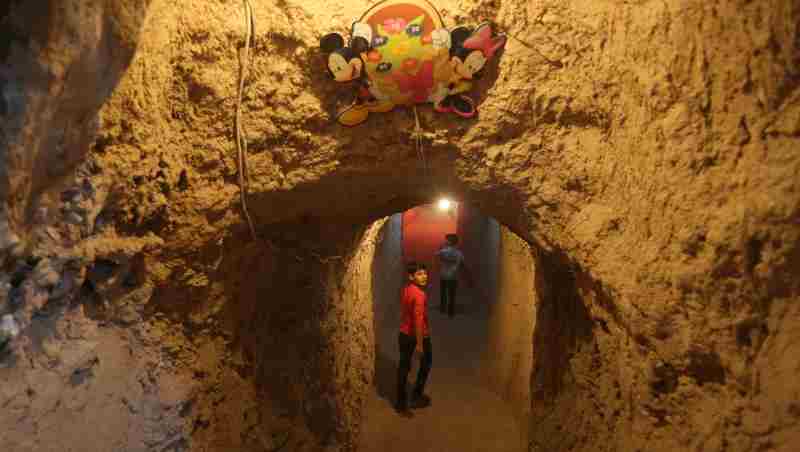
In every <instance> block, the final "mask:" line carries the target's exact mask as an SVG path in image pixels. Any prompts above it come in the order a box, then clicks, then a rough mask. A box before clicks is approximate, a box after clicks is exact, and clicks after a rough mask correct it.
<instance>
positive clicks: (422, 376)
mask: <svg viewBox="0 0 800 452" xmlns="http://www.w3.org/2000/svg"><path fill="white" fill-rule="evenodd" d="M397 342H398V344H399V345H400V365H399V366H398V368H397V407H398V408H400V409H405V408H407V407H408V397H407V394H406V387H407V386H408V373H409V372H410V371H411V358H412V357H413V356H414V348H416V346H417V338H415V337H413V336H409V335H407V334H405V333H400V334H399V335H398V338H397ZM432 364H433V349H432V348H431V338H430V337H426V338H424V339H423V340H422V361H421V362H420V365H419V373H418V374H417V383H416V384H415V385H414V396H415V397H418V396H421V395H422V394H423V393H424V391H425V382H426V381H427V380H428V373H429V372H430V371H431V365H432Z"/></svg>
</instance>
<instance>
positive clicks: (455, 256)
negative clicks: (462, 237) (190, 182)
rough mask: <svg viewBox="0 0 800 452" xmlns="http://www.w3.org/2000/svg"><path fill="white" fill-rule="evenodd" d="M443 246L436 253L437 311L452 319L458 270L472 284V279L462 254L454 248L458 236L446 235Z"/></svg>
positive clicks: (454, 309)
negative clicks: (437, 278)
mask: <svg viewBox="0 0 800 452" xmlns="http://www.w3.org/2000/svg"><path fill="white" fill-rule="evenodd" d="M445 240H446V242H445V245H444V246H443V247H442V248H441V249H439V251H437V252H436V257H437V258H438V259H439V283H440V285H439V297H440V305H439V311H440V312H441V313H442V314H444V313H447V315H448V316H449V317H453V316H454V315H455V312H456V289H458V274H459V270H464V271H465V272H466V276H467V277H468V282H470V285H471V284H472V283H471V281H472V278H471V275H470V274H469V272H468V271H467V267H466V266H465V265H464V254H463V253H462V252H461V250H459V249H458V248H456V245H458V235H456V234H447V235H446V236H445Z"/></svg>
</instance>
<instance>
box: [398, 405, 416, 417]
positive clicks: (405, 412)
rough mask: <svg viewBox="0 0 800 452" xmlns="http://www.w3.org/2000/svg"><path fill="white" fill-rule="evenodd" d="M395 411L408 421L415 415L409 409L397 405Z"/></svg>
mask: <svg viewBox="0 0 800 452" xmlns="http://www.w3.org/2000/svg"><path fill="white" fill-rule="evenodd" d="M394 410H395V411H396V412H397V414H399V415H400V417H404V418H406V419H411V418H412V417H414V413H412V412H411V410H409V409H408V407H401V406H399V405H395V406H394Z"/></svg>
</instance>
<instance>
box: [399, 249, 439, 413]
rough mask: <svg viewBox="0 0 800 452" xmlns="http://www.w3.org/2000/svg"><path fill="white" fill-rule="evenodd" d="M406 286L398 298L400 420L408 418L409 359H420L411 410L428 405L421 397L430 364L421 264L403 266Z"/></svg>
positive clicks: (425, 281)
mask: <svg viewBox="0 0 800 452" xmlns="http://www.w3.org/2000/svg"><path fill="white" fill-rule="evenodd" d="M406 271H407V272H408V283H407V284H406V286H405V287H404V288H403V292H402V296H401V298H400V309H401V313H400V319H401V324H400V334H399V335H398V343H399V346H400V364H399V366H398V369H397V404H396V406H395V409H396V410H397V412H398V413H399V414H400V415H401V416H404V417H410V416H412V414H411V412H410V411H409V409H408V408H409V405H408V399H407V394H406V391H407V385H408V382H407V380H408V373H409V372H410V371H411V359H412V358H413V356H414V355H415V354H416V355H418V356H421V361H420V366H419V373H418V374H417V382H416V384H415V385H414V391H413V393H412V399H411V407H413V408H423V407H426V406H428V405H430V403H431V399H430V397H428V396H427V395H426V394H425V382H426V381H427V380H428V374H429V373H430V370H431V365H432V364H433V351H432V349H431V329H430V325H429V324H428V309H427V304H428V297H427V294H426V293H425V286H426V285H427V284H428V270H427V269H426V268H425V265H424V264H420V263H417V262H410V263H408V265H407V266H406Z"/></svg>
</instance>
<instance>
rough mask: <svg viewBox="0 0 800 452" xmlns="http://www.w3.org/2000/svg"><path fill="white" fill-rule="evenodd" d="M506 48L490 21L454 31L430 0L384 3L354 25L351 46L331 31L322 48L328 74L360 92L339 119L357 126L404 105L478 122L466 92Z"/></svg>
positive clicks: (504, 38)
mask: <svg viewBox="0 0 800 452" xmlns="http://www.w3.org/2000/svg"><path fill="white" fill-rule="evenodd" d="M505 43H506V37H505V35H495V34H494V33H493V30H492V27H491V25H490V24H488V23H482V24H480V25H478V26H477V27H475V28H470V27H465V26H458V27H456V28H454V29H452V30H448V29H447V28H445V26H444V23H443V21H442V17H441V16H440V15H439V12H438V11H437V10H436V8H435V7H434V6H433V5H432V4H431V3H430V2H428V1H427V0H383V1H380V2H378V3H376V4H375V5H373V6H372V7H371V8H370V9H368V10H367V11H366V12H365V13H364V15H363V16H361V18H360V19H359V20H358V21H357V22H355V23H354V24H353V26H352V28H351V31H350V39H349V42H347V41H345V38H344V37H343V36H342V35H340V34H339V33H329V34H327V35H325V36H323V37H322V38H321V39H320V49H321V50H322V52H323V53H324V54H325V58H326V63H327V71H328V73H329V75H330V76H331V77H332V78H333V79H334V80H336V81H337V82H340V83H352V84H353V85H354V87H355V90H356V93H355V94H356V96H355V97H356V100H355V102H354V103H353V104H352V105H350V106H349V107H347V108H345V109H344V110H343V111H341V112H339V114H338V116H337V120H338V121H339V122H340V123H341V124H343V125H346V126H355V125H358V124H361V123H362V122H364V121H365V120H366V119H367V117H368V116H369V114H370V113H385V112H388V111H391V110H392V109H394V107H396V106H398V105H405V106H412V107H413V106H415V105H417V104H422V103H432V104H433V106H434V109H435V110H436V111H438V112H443V113H450V112H452V113H454V114H456V115H458V116H462V117H465V118H470V117H473V116H475V114H476V108H475V101H474V100H473V99H472V98H471V97H469V96H468V95H467V94H466V93H467V92H468V91H469V90H470V88H471V87H472V82H473V80H475V79H477V78H479V77H480V76H481V75H482V73H483V68H484V67H485V66H486V63H487V62H488V61H489V60H491V59H492V58H493V57H494V56H495V55H496V54H497V52H498V50H500V49H501V48H502V47H503V46H504V45H505Z"/></svg>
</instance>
